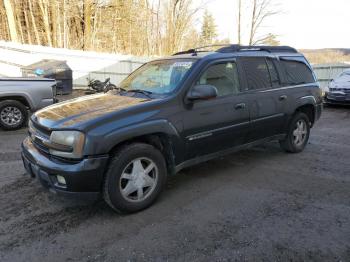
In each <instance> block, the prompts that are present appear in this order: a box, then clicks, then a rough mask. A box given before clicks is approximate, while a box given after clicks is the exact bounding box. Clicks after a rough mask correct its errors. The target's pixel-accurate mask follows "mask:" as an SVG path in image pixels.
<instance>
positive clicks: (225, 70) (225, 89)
mask: <svg viewBox="0 0 350 262" xmlns="http://www.w3.org/2000/svg"><path fill="white" fill-rule="evenodd" d="M197 84H201V85H213V86H215V87H216V89H217V90H218V96H224V95H229V94H236V93H238V92H239V80H238V71H237V65H236V63H234V62H225V63H220V64H215V65H212V66H209V67H208V69H206V70H205V72H204V73H203V74H202V75H201V77H200V79H199V81H198V82H197Z"/></svg>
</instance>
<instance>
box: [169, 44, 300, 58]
mask: <svg viewBox="0 0 350 262" xmlns="http://www.w3.org/2000/svg"><path fill="white" fill-rule="evenodd" d="M208 47H220V48H219V49H216V50H203V49H205V48H208ZM209 51H215V52H219V53H233V52H240V51H266V52H269V53H285V52H288V53H298V51H297V50H296V49H295V48H293V47H290V46H267V45H260V46H258V45H257V46H243V45H236V44H222V45H207V46H201V47H196V48H192V49H188V50H186V51H181V52H177V53H175V54H173V55H174V56H175V55H184V54H193V55H194V56H195V55H197V53H198V52H209Z"/></svg>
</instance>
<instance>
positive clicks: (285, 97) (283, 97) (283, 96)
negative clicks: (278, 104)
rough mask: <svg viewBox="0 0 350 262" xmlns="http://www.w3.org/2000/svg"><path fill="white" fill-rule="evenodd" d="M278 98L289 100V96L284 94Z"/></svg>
mask: <svg viewBox="0 0 350 262" xmlns="http://www.w3.org/2000/svg"><path fill="white" fill-rule="evenodd" d="M278 99H279V100H280V101H282V100H287V96H286V95H282V96H280V97H279V98H278Z"/></svg>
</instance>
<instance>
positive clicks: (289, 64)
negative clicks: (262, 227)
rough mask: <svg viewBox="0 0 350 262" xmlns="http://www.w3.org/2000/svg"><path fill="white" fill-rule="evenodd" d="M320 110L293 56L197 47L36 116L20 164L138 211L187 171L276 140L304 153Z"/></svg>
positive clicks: (57, 185) (49, 181) (312, 83)
mask: <svg viewBox="0 0 350 262" xmlns="http://www.w3.org/2000/svg"><path fill="white" fill-rule="evenodd" d="M321 110H322V98H321V89H320V88H319V85H318V84H317V83H316V80H315V76H314V74H313V72H312V69H311V67H310V65H309V63H308V62H307V61H306V59H305V58H304V56H303V55H301V54H299V53H298V52H297V51H296V50H295V49H293V48H290V47H269V46H261V47H250V46H247V47H244V46H239V45H227V46H224V47H221V48H219V49H218V50H216V51H213V52H209V51H207V52H205V50H203V49H191V50H188V51H185V52H181V53H177V54H175V55H174V56H171V57H168V58H164V59H158V60H155V61H152V62H149V63H146V64H145V65H143V66H142V67H140V68H139V69H137V70H136V71H134V72H133V73H132V74H130V75H129V76H128V77H127V78H126V79H125V80H124V81H122V83H121V84H120V86H119V88H118V89H116V90H113V91H110V92H108V93H106V94H95V95H91V96H86V97H81V98H77V99H74V100H71V101H68V102H63V103H60V104H57V105H55V106H51V107H48V108H46V109H43V110H40V111H38V112H37V113H35V114H34V115H33V116H32V118H31V121H30V128H29V132H30V136H29V137H27V138H26V139H25V140H24V142H23V144H22V150H23V152H22V157H23V161H24V166H25V168H26V170H27V172H28V173H29V174H31V175H32V176H34V177H38V178H39V180H40V181H42V183H43V184H44V185H45V186H47V187H49V188H50V189H51V191H55V192H57V193H62V194H66V195H80V196H81V195H84V196H86V197H93V198H95V197H98V196H99V195H100V194H101V193H102V196H103V198H104V200H105V201H106V202H107V203H108V204H109V205H110V206H111V207H112V208H113V209H115V210H117V211H122V212H135V211H139V210H141V209H144V208H146V207H148V206H150V205H151V204H152V203H153V202H154V201H155V200H156V198H157V197H158V196H159V194H160V192H161V191H162V189H163V188H164V185H165V182H166V179H167V176H168V175H171V174H174V173H176V172H178V171H180V170H181V169H183V168H185V167H189V166H192V165H195V164H198V163H201V162H203V161H207V160H210V159H212V158H215V157H219V156H222V155H225V154H228V153H232V152H235V151H238V150H240V149H245V148H248V147H251V146H255V145H258V144H260V143H263V142H266V141H271V140H279V141H280V144H281V147H282V148H283V149H284V150H285V151H287V152H291V153H297V152H301V151H302V150H303V149H304V147H305V146H306V144H307V142H308V139H309V135H310V128H311V127H312V126H313V125H314V123H315V121H316V120H318V119H319V117H320V114H321Z"/></svg>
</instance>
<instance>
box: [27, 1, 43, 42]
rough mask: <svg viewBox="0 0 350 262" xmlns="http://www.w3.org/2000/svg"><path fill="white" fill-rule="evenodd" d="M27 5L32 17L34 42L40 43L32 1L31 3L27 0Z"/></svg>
mask: <svg viewBox="0 0 350 262" xmlns="http://www.w3.org/2000/svg"><path fill="white" fill-rule="evenodd" d="M28 7H29V13H30V17H31V19H32V25H33V30H34V34H35V39H36V44H38V45H41V40H40V36H39V31H38V28H37V26H36V22H35V17H34V14H33V3H32V0H28Z"/></svg>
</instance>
